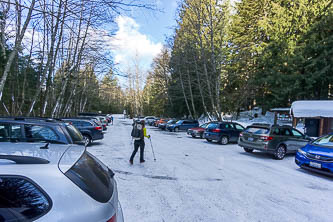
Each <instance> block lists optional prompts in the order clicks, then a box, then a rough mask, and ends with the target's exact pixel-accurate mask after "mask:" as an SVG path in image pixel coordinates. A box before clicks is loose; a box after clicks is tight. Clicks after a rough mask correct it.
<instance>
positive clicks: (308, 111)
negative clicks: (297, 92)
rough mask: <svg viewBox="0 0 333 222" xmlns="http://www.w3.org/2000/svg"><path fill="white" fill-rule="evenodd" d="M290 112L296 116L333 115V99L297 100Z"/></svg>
mask: <svg viewBox="0 0 333 222" xmlns="http://www.w3.org/2000/svg"><path fill="white" fill-rule="evenodd" d="M290 112H291V114H292V115H293V116H294V117H296V118H302V117H333V100H303V101H295V102H293V103H292V105H291V110H290Z"/></svg>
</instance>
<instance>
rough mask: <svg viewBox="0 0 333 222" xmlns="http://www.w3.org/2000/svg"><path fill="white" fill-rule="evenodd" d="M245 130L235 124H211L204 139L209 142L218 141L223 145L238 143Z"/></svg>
mask: <svg viewBox="0 0 333 222" xmlns="http://www.w3.org/2000/svg"><path fill="white" fill-rule="evenodd" d="M244 129H245V128H244V127H243V126H242V125H240V124H238V123H233V122H211V123H210V124H209V125H208V126H207V128H206V129H205V133H204V137H205V139H206V140H207V141H208V142H212V141H213V140H214V141H217V142H218V143H221V144H222V145H226V144H228V143H229V142H237V141H238V137H239V134H240V133H241V132H242V131H243V130H244Z"/></svg>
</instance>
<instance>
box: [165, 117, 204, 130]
mask: <svg viewBox="0 0 333 222" xmlns="http://www.w3.org/2000/svg"><path fill="white" fill-rule="evenodd" d="M198 126H199V122H198V120H178V121H177V122H176V123H175V124H170V125H168V127H167V130H169V131H170V132H172V131H174V132H178V131H180V130H186V131H187V130H188V129H190V128H194V127H198Z"/></svg>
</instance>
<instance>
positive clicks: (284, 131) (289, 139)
mask: <svg viewBox="0 0 333 222" xmlns="http://www.w3.org/2000/svg"><path fill="white" fill-rule="evenodd" d="M280 136H281V141H280V143H284V144H285V145H286V146H287V150H288V151H293V150H295V141H294V138H293V135H292V133H291V130H290V129H289V128H281V129H280Z"/></svg>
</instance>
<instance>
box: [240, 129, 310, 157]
mask: <svg viewBox="0 0 333 222" xmlns="http://www.w3.org/2000/svg"><path fill="white" fill-rule="evenodd" d="M309 141H311V138H310V137H308V136H306V135H304V134H302V133H301V132H299V131H298V130H297V129H295V128H293V127H291V126H286V125H284V126H280V125H272V126H271V125H269V124H254V125H251V126H248V127H247V128H246V129H245V130H244V131H243V132H242V134H241V135H240V137H239V141H238V145H239V146H241V147H243V148H244V150H245V151H246V152H249V153H251V152H253V150H260V151H264V152H267V153H271V154H273V155H274V158H275V159H278V160H282V159H283V158H284V157H285V155H286V154H287V153H295V152H296V151H297V150H298V149H299V148H301V147H303V146H305V145H306V144H307V143H308V142H309Z"/></svg>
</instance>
